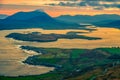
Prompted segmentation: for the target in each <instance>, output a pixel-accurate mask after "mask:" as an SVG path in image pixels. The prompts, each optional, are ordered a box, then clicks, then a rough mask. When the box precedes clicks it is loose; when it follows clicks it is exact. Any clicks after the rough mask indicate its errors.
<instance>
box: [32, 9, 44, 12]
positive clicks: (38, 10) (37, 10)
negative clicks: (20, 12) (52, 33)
mask: <svg viewBox="0 0 120 80" xmlns="http://www.w3.org/2000/svg"><path fill="white" fill-rule="evenodd" d="M33 12H44V10H42V9H36V10H34V11H33Z"/></svg>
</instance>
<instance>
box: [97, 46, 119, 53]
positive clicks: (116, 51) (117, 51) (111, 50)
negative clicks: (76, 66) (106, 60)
mask: <svg viewBox="0 0 120 80" xmlns="http://www.w3.org/2000/svg"><path fill="white" fill-rule="evenodd" d="M98 49H100V50H102V51H105V52H108V53H110V54H120V48H119V47H118V48H116V47H114V48H98Z"/></svg>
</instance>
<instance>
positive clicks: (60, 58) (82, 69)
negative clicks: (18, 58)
mask: <svg viewBox="0 0 120 80" xmlns="http://www.w3.org/2000/svg"><path fill="white" fill-rule="evenodd" d="M23 48H24V49H27V50H29V49H31V50H33V51H35V50H37V51H38V52H39V50H42V52H43V54H42V55H35V56H32V57H29V58H28V59H27V60H25V63H28V64H32V65H45V66H52V67H53V66H54V67H56V69H55V70H54V71H51V72H49V73H46V74H42V75H35V76H21V77H4V76H0V80H90V79H93V78H95V77H96V76H97V75H99V74H100V73H102V72H103V69H102V68H104V66H103V65H104V64H105V65H107V64H111V63H113V61H112V60H110V59H108V57H109V56H112V55H114V54H119V55H120V53H119V52H120V48H98V49H93V50H87V49H59V48H37V47H31V46H27V47H23ZM106 54H109V55H106ZM101 55H102V56H103V57H102V59H101V58H99V57H98V56H101ZM29 59H30V60H29ZM114 61H115V60H114ZM117 61H118V59H117ZM119 61H120V60H119ZM96 67H97V68H96Z"/></svg>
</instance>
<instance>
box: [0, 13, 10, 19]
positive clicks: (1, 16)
mask: <svg viewBox="0 0 120 80" xmlns="http://www.w3.org/2000/svg"><path fill="white" fill-rule="evenodd" d="M6 17H8V15H6V14H0V19H5V18H6Z"/></svg>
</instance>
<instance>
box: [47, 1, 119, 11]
mask: <svg viewBox="0 0 120 80" xmlns="http://www.w3.org/2000/svg"><path fill="white" fill-rule="evenodd" d="M55 1H60V2H59V3H58V4H55V3H54V4H48V5H52V6H69V7H75V6H78V7H86V6H91V7H93V8H94V9H97V10H101V9H104V8H120V0H55Z"/></svg>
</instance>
